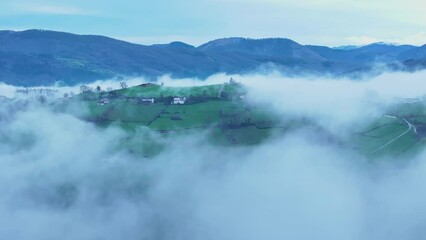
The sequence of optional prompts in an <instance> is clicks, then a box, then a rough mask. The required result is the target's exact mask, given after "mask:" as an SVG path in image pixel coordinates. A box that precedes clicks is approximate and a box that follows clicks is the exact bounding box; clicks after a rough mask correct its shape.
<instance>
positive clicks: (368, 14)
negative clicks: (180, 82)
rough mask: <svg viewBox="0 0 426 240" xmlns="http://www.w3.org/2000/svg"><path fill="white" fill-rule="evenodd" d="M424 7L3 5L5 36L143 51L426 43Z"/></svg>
mask: <svg viewBox="0 0 426 240" xmlns="http://www.w3.org/2000/svg"><path fill="white" fill-rule="evenodd" d="M425 11H426V2H425V1H424V0H405V1H402V0H303V1H296V0H182V1H175V0H157V1H151V0H121V1H115V0H90V1H87V0H13V1H10V0H2V1H1V2H0V29H8V30H25V29H47V30H58V31H66V32H72V33H78V34H99V35H106V36H110V37H114V38H119V39H123V40H127V41H131V42H136V43H142V44H154V43H167V42H171V41H184V42H187V43H189V44H193V45H200V44H202V43H204V42H207V41H209V40H213V39H216V38H223V37H249V38H265V37H285V38H290V39H293V40H295V41H297V42H299V43H302V44H318V45H327V46H340V45H363V44H368V43H372V42H380V41H383V42H389V43H397V44H403V43H404V44H414V45H423V44H425V43H426V14H424V12H425Z"/></svg>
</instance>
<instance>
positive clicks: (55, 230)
mask: <svg viewBox="0 0 426 240" xmlns="http://www.w3.org/2000/svg"><path fill="white" fill-rule="evenodd" d="M235 77H236V79H237V80H239V81H243V82H244V83H245V84H246V85H247V86H248V87H249V88H250V95H249V97H250V98H251V99H252V100H253V101H266V102H268V103H269V105H270V106H271V109H273V110H274V111H276V112H279V113H283V114H285V116H288V115H294V114H299V115H302V116H309V117H312V118H313V119H314V120H316V121H317V122H318V123H319V124H322V125H326V123H325V122H328V123H327V124H329V125H330V126H338V125H342V124H343V125H345V124H351V123H353V122H358V121H363V120H365V119H369V118H370V116H369V115H370V113H371V111H369V109H375V110H377V111H380V109H381V107H382V106H384V105H386V104H388V103H389V102H392V100H393V99H395V98H401V97H419V96H422V95H423V90H422V89H424V88H422V87H419V86H422V85H423V84H422V80H423V79H424V77H425V72H417V73H414V74H409V73H388V74H384V75H381V76H379V77H376V78H373V79H370V80H366V81H352V80H348V79H330V78H325V77H322V78H314V77H310V78H309V77H306V78H285V77H282V76H280V75H278V74H270V75H266V76H265V75H251V76H235ZM227 78H228V76H224V75H217V76H214V77H211V78H209V79H208V80H207V81H206V82H197V81H195V80H193V79H182V80H176V79H171V78H169V77H167V76H165V77H163V78H162V79H161V81H163V82H164V83H165V85H169V86H171V85H175V86H185V85H187V86H188V85H189V86H192V85H194V84H212V83H220V82H223V81H224V80H226V79H227ZM134 81H135V82H136V81H143V79H138V80H134ZM99 84H101V83H99ZM413 86H416V87H413ZM9 104H12V105H8V106H9V107H13V106H15V105H14V104H17V105H19V106H21V105H20V103H19V101H18V103H9ZM7 109H8V108H4V107H2V108H1V110H0V159H1V161H0V190H1V192H2V194H1V195H0V215H1V217H0V225H1V226H2V227H1V228H0V238H5V239H35V240H38V239H40V240H41V239H58V238H60V239H106V240H109V239H123V238H125V239H130V240H132V239H167V240H168V239H173V240H177V239H207V240H208V239H249V240H250V239H302V240H303V239H312V238H318V239H331V240H333V239H348V240H351V239H366V240H370V239H371V240H373V239H391V240H393V239H395V240H396V239H418V236H422V235H423V233H424V229H425V224H424V216H426V215H425V214H426V207H425V206H424V202H425V200H426V191H424V190H423V189H424V188H423V187H422V184H423V183H424V182H425V180H426V179H425V176H426V175H425V172H426V162H425V161H424V157H425V154H426V153H425V152H421V153H419V154H418V155H416V156H414V157H413V158H405V157H401V159H398V160H400V161H403V162H404V163H405V164H404V165H401V164H395V163H394V162H392V161H391V160H387V161H385V162H381V163H378V162H376V163H372V162H370V161H367V160H366V159H365V158H364V156H362V155H359V154H358V153H357V152H355V151H354V150H352V149H347V148H343V147H341V146H338V145H335V144H333V143H329V142H322V141H318V140H316V139H315V138H313V137H312V135H313V133H312V131H310V129H309V128H306V129H304V128H302V129H300V130H299V131H293V132H288V133H286V134H283V135H282V136H280V137H277V138H275V139H271V140H270V141H267V142H265V143H264V144H260V145H257V146H253V147H233V148H224V147H220V146H215V145H210V144H206V142H205V141H204V139H205V138H206V136H205V135H204V134H203V133H197V134H188V135H186V136H181V137H177V138H173V139H167V138H166V139H162V141H164V142H165V143H166V144H165V146H166V148H165V149H164V151H162V153H160V154H159V155H157V156H155V157H152V158H149V159H148V158H143V157H140V156H139V155H135V154H132V153H130V152H128V151H127V150H126V148H123V143H124V142H126V141H128V139H129V138H133V137H135V135H132V134H129V133H128V132H126V131H124V130H122V129H119V128H117V127H114V126H111V127H106V128H99V127H96V126H95V125H93V124H91V123H88V122H85V121H82V120H79V119H77V118H75V117H73V116H71V115H68V114H66V113H58V112H54V111H51V110H50V109H49V107H46V106H40V105H38V104H27V105H24V106H23V107H22V106H21V107H20V108H18V109H16V110H15V111H8V110H7ZM5 115H7V116H8V117H4V116H5ZM324 120H327V121H324ZM330 129H331V128H330ZM138 131H140V132H139V134H136V137H137V138H138V140H139V141H150V140H151V139H148V138H144V136H145V135H144V134H143V133H152V132H150V130H149V129H146V128H141V129H139V130H138ZM152 134H153V136H155V137H158V138H163V137H161V136H160V135H158V134H156V133H152ZM399 163H401V162H399ZM29 223H30V224H29Z"/></svg>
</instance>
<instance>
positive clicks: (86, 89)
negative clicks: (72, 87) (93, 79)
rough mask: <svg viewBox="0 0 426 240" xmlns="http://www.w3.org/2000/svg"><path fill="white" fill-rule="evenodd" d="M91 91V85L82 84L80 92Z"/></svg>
mask: <svg viewBox="0 0 426 240" xmlns="http://www.w3.org/2000/svg"><path fill="white" fill-rule="evenodd" d="M90 91H92V89H91V88H90V87H89V86H87V85H81V86H80V93H87V92H90Z"/></svg>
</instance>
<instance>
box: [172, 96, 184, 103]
mask: <svg viewBox="0 0 426 240" xmlns="http://www.w3.org/2000/svg"><path fill="white" fill-rule="evenodd" d="M185 102H186V97H174V98H173V101H172V104H185Z"/></svg>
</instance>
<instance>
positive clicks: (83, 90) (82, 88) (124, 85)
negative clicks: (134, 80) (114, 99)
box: [80, 82, 128, 93]
mask: <svg viewBox="0 0 426 240" xmlns="http://www.w3.org/2000/svg"><path fill="white" fill-rule="evenodd" d="M120 87H121V89H125V88H127V87H128V85H127V83H126V82H120ZM95 90H96V92H98V93H100V92H102V88H101V86H99V85H98V86H96V88H95ZM106 91H107V92H111V91H112V88H111V87H108V88H107V89H106ZM87 92H93V88H91V87H89V86H87V85H81V86H80V93H87Z"/></svg>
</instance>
